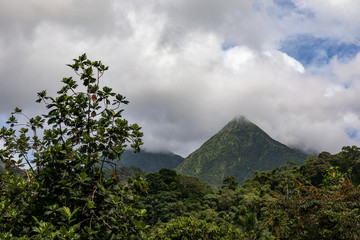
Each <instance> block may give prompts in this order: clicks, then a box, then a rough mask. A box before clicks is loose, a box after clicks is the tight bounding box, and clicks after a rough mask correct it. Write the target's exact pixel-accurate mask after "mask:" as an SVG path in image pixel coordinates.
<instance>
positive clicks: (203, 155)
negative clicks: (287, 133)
mask: <svg viewBox="0 0 360 240" xmlns="http://www.w3.org/2000/svg"><path fill="white" fill-rule="evenodd" d="M306 158H307V155H306V154H304V153H302V152H300V151H298V150H294V149H291V148H289V147H287V146H285V145H284V144H282V143H280V142H278V141H276V140H274V139H272V138H271V137H270V136H269V135H268V134H266V133H265V132H264V131H263V130H261V129H260V128H259V127H258V126H256V125H255V124H253V123H251V122H250V121H249V120H247V119H246V118H245V117H243V116H240V117H236V118H234V119H233V120H232V121H230V122H229V123H228V124H227V125H226V126H225V127H224V128H223V129H221V130H220V131H219V132H218V133H217V134H215V135H214V136H213V137H211V138H210V139H209V140H208V141H206V142H205V143H204V144H203V145H202V146H201V147H200V148H199V149H198V150H196V151H195V152H193V153H192V154H190V155H189V156H188V157H187V158H186V159H185V160H184V161H183V162H182V163H181V164H180V165H179V166H178V167H177V168H176V170H177V171H178V172H179V173H181V174H186V175H191V176H195V177H199V178H201V179H202V180H204V181H205V182H207V183H208V184H210V185H211V186H213V187H221V186H222V182H223V180H224V178H225V177H226V176H234V177H235V178H236V179H237V181H238V182H240V183H242V182H244V180H245V179H247V178H251V177H252V174H253V172H254V171H264V170H271V169H273V168H274V167H278V166H281V165H284V164H286V163H287V162H288V161H292V162H295V163H297V164H302V163H303V162H304V160H305V159H306Z"/></svg>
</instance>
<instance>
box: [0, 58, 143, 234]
mask: <svg viewBox="0 0 360 240" xmlns="http://www.w3.org/2000/svg"><path fill="white" fill-rule="evenodd" d="M68 66H69V67H71V68H72V69H73V70H74V71H75V72H76V74H77V75H78V76H79V77H80V80H81V82H82V86H83V87H82V90H83V91H81V89H80V88H81V87H79V86H78V84H77V82H76V81H75V80H73V78H72V77H69V78H63V80H62V82H63V84H64V85H63V87H62V88H61V89H60V90H59V91H58V92H57V94H58V96H57V97H50V96H47V93H46V91H42V92H40V93H38V100H37V102H39V103H41V102H42V103H44V104H45V107H46V108H47V109H48V112H47V113H45V114H43V115H42V116H36V117H32V118H30V117H28V116H27V115H25V114H23V112H22V110H21V109H19V108H16V109H15V111H14V112H13V113H12V116H11V117H10V118H9V120H8V122H7V123H8V124H9V125H10V127H9V128H6V127H3V128H2V129H1V130H0V139H2V140H3V141H4V149H2V150H0V159H1V161H2V162H4V163H5V164H6V165H7V166H9V167H11V166H17V167H21V166H23V165H24V163H25V164H27V167H28V170H26V174H25V175H24V176H23V177H22V176H20V177H19V176H15V175H14V174H11V173H10V172H6V173H4V174H1V176H0V183H1V185H2V189H1V197H0V200H1V201H0V226H1V227H0V229H1V232H2V234H4V235H12V236H13V237H25V238H26V237H29V238H30V239H57V238H64V239H119V238H127V239H131V238H135V237H138V236H140V234H141V230H142V229H144V227H145V226H144V224H143V223H142V221H141V217H142V215H144V213H145V210H141V209H136V208H134V207H133V205H134V204H135V203H136V202H137V200H138V196H137V195H138V193H139V192H141V191H144V190H145V189H146V186H145V184H144V182H143V180H142V178H140V177H138V178H136V179H133V180H131V181H130V182H129V184H128V185H127V186H125V187H122V186H120V184H119V181H118V178H117V173H116V171H115V170H116V169H115V168H116V166H114V170H113V176H112V177H110V178H105V176H104V171H103V167H104V164H105V163H110V164H111V162H110V161H109V160H110V159H119V157H120V154H121V153H122V152H123V151H124V149H125V148H126V147H127V145H128V144H129V145H130V146H131V147H132V148H133V149H134V150H135V151H139V150H140V145H141V144H142V140H141V137H142V133H141V132H140V127H139V126H138V125H137V124H129V123H128V121H127V120H126V119H123V118H122V112H123V110H122V109H121V108H120V107H121V106H122V105H123V104H127V103H128V101H127V100H126V99H125V97H123V96H122V95H120V94H116V93H114V92H113V91H112V89H111V88H109V87H106V86H105V87H102V88H101V87H100V77H101V76H102V75H103V74H104V72H105V71H106V70H107V69H108V67H106V66H104V65H103V64H102V63H101V62H100V61H95V62H92V61H90V60H88V59H87V57H86V55H85V54H84V55H82V56H80V57H79V58H78V59H74V64H70V65H68ZM79 89H80V90H79ZM15 116H22V117H24V118H25V119H26V122H25V123H19V122H18V120H17V118H16V117H15Z"/></svg>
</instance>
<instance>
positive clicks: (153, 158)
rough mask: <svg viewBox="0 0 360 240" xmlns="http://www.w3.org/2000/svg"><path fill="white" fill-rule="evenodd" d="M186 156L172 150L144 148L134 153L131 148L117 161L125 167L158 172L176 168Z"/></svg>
mask: <svg viewBox="0 0 360 240" xmlns="http://www.w3.org/2000/svg"><path fill="white" fill-rule="evenodd" d="M182 161H184V158H183V157H181V156H179V155H176V154H173V153H170V152H158V153H155V152H148V151H144V150H142V151H141V152H139V153H134V151H131V150H125V151H124V152H123V154H122V155H121V157H120V161H115V163H117V164H119V165H120V166H125V167H132V166H135V167H138V168H141V169H142V170H144V171H146V172H157V171H159V170H160V169H162V168H170V169H171V168H176V167H177V166H178V165H179V164H180V163H181V162H182Z"/></svg>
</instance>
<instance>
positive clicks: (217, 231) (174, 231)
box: [150, 217, 244, 240]
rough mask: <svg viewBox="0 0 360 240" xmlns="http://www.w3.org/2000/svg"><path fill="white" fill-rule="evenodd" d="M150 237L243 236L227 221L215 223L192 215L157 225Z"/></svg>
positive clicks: (188, 239)
mask: <svg viewBox="0 0 360 240" xmlns="http://www.w3.org/2000/svg"><path fill="white" fill-rule="evenodd" d="M150 239H157V240H170V239H179V240H180V239H181V240H206V239H209V240H210V239H211V240H227V239H244V238H243V235H242V233H241V232H240V231H239V230H238V229H236V228H235V227H234V226H232V225H231V224H229V223H227V224H225V223H224V224H222V225H217V224H214V223H208V222H206V221H205V220H200V219H196V218H194V217H178V218H175V219H172V220H171V221H170V222H168V223H166V224H164V225H160V226H158V227H157V228H156V229H155V231H154V232H153V234H152V235H151V236H150Z"/></svg>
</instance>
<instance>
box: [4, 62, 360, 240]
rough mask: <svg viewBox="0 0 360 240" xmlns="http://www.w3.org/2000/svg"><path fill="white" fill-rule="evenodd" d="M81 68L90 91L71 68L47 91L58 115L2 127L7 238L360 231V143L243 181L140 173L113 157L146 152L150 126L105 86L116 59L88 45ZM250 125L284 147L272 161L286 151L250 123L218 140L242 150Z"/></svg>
mask: <svg viewBox="0 0 360 240" xmlns="http://www.w3.org/2000/svg"><path fill="white" fill-rule="evenodd" d="M69 66H70V67H71V68H72V69H74V70H75V72H76V73H77V74H78V75H79V76H80V80H81V81H82V85H83V91H79V89H80V87H78V85H77V83H76V82H75V81H74V80H73V79H72V78H64V79H63V83H64V87H63V88H62V89H61V90H60V91H59V92H58V96H57V97H56V98H52V97H48V96H47V95H46V92H45V91H43V92H41V93H39V94H38V96H39V99H38V102H40V103H44V104H45V106H46V108H47V109H48V112H47V113H45V114H44V115H42V116H37V117H33V118H30V117H27V116H26V115H25V114H23V113H22V111H21V110H20V109H18V108H16V109H15V111H14V113H13V115H12V116H11V117H10V118H9V121H8V124H9V127H8V128H6V127H3V128H2V129H1V130H0V139H1V140H2V141H3V142H4V148H3V149H1V150H0V159H1V161H2V163H3V164H4V165H3V166H4V168H5V169H4V170H2V171H0V185H1V189H0V239H9V240H17V239H159V240H162V239H204V240H205V239H206V240H210V239H211V240H213V239H262V240H266V239H267V240H273V239H360V230H359V229H360V217H359V209H360V201H359V199H360V191H359V188H360V187H359V184H360V175H359V173H360V172H359V171H360V148H358V147H355V146H352V147H344V148H343V150H342V151H341V152H340V153H338V154H334V155H332V154H330V153H327V152H323V153H320V154H319V155H318V156H312V157H309V158H307V160H306V162H305V163H304V164H303V165H301V166H299V165H297V164H296V163H292V162H289V163H288V165H286V166H285V165H283V166H279V167H275V168H273V169H269V170H267V171H259V170H258V171H255V172H254V174H253V177H252V178H248V179H246V180H245V181H244V182H240V183H239V180H238V179H237V178H236V177H235V176H233V175H224V177H223V178H222V183H223V184H220V185H219V188H218V189H212V188H211V187H210V186H209V185H207V183H205V182H204V181H203V180H201V179H199V178H196V177H193V176H187V175H183V174H181V173H178V172H176V171H175V170H172V169H168V168H163V169H161V170H159V171H158V172H152V173H147V174H144V173H143V175H141V174H140V173H136V174H135V173H134V171H137V170H138V169H136V168H131V169H129V168H124V167H118V166H116V165H115V164H114V161H112V160H113V159H118V160H119V158H120V155H121V154H122V153H123V151H124V150H125V148H126V147H127V145H130V146H131V147H132V148H133V149H134V151H136V152H137V151H139V150H140V146H141V144H142V141H141V137H142V133H141V132H140V127H139V126H137V125H136V124H129V123H128V122H127V121H126V120H125V119H123V118H122V117H121V113H122V110H121V109H120V106H121V105H122V104H126V103H127V101H126V100H125V98H124V97H123V96H121V95H119V94H116V93H113V92H112V90H111V89H110V88H107V87H103V88H100V77H101V76H102V75H103V73H104V72H105V71H106V70H107V67H105V66H104V65H103V64H102V63H101V62H92V61H90V60H88V59H87V57H86V55H82V56H80V57H79V58H78V59H74V64H71V65H69ZM15 116H22V117H24V118H25V119H26V121H25V123H19V122H18V120H17V118H16V117H15ZM231 129H232V130H231ZM230 130H231V131H230ZM245 130H247V131H249V130H250V131H249V132H248V133H246V131H245ZM246 134H247V135H246ZM245 135H246V136H247V137H249V138H250V139H253V140H254V141H252V142H242V143H243V144H245V145H248V146H251V147H249V148H246V149H248V150H249V151H250V150H251V151H250V153H252V154H255V149H256V146H253V144H259V148H260V149H263V150H264V149H267V151H265V152H271V153H273V154H269V155H266V154H265V155H264V158H261V159H262V160H261V161H265V160H266V158H265V157H268V158H269V159H270V160H273V159H274V158H272V157H274V156H276V155H275V153H274V152H272V150H271V149H280V150H281V149H285V148H282V147H280V145H277V144H275V143H274V142H273V140H271V139H270V137H268V136H267V135H264V134H263V133H262V132H261V131H259V130H258V128H257V127H256V126H254V125H252V124H249V123H248V122H244V121H240V122H236V123H231V124H229V125H228V126H227V127H226V128H224V129H223V130H222V131H221V132H220V135H217V136H216V139H217V138H218V137H223V138H222V139H223V142H221V143H222V144H225V145H216V146H215V145H214V147H216V148H219V149H223V150H224V149H228V151H231V150H233V149H234V148H227V147H228V145H231V146H233V147H236V146H238V145H237V144H239V143H237V141H240V140H243V138H242V137H243V136H245ZM229 136H230V139H232V141H230V142H229V141H225V140H226V139H228V137H229ZM218 140H219V141H220V140H221V139H218ZM268 144H270V145H272V144H275V148H269V147H268V146H269V145H268ZM238 147H239V146H238ZM223 150H221V151H223ZM270 150H271V151H270ZM280 150H279V151H280ZM285 150H286V149H285ZM285 150H284V151H285ZM219 151H220V150H219ZM224 151H225V150H224ZM286 151H288V150H286ZM289 151H290V150H289ZM280 152H282V151H280ZM209 154H210V153H209ZM228 154H229V155H231V154H232V153H231V152H229V153H228ZM207 156H208V157H209V158H208V159H210V155H207ZM286 156H287V155H286ZM289 156H290V155H289ZM244 158H245V156H244ZM289 158H290V157H289ZM204 159H205V158H204ZM282 161H283V159H282ZM24 164H25V165H27V167H26V168H24ZM187 164H188V163H187ZM209 165H210V166H211V164H210V163H209ZM196 166H197V165H196ZM196 166H195V167H196ZM224 166H225V167H228V168H230V167H233V165H224ZM254 170H256V169H254ZM120 175H121V176H120ZM129 175H133V176H132V177H130V178H128V179H127V176H129ZM125 179H127V180H126V181H125Z"/></svg>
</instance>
